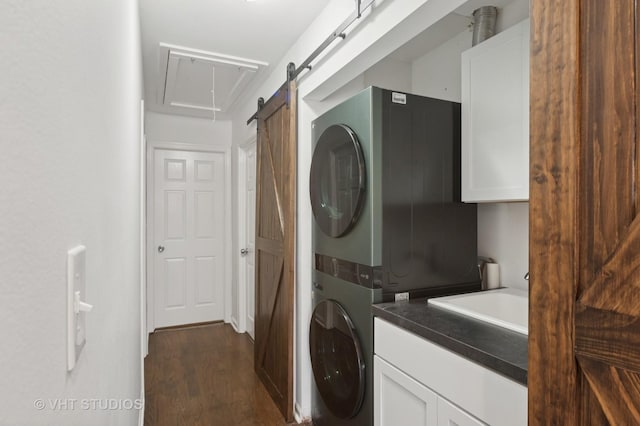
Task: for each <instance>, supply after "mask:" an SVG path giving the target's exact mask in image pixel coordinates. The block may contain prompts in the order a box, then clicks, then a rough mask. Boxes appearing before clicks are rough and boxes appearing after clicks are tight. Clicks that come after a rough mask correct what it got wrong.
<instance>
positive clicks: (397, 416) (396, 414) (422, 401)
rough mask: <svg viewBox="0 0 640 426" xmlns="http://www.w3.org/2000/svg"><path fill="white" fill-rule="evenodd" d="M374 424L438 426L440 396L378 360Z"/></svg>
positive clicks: (374, 366)
mask: <svg viewBox="0 0 640 426" xmlns="http://www.w3.org/2000/svg"><path fill="white" fill-rule="evenodd" d="M373 368H374V377H375V378H374V385H373V386H374V390H373V395H374V405H373V406H374V420H373V424H374V425H375V426H396V425H402V424H405V425H416V426H436V425H437V424H438V413H437V404H438V397H437V395H436V394H435V393H434V392H432V391H431V390H429V389H428V388H427V387H426V386H424V385H422V384H420V383H418V382H417V381H415V380H414V379H412V378H411V377H409V376H407V375H406V374H404V373H403V372H402V371H400V370H398V369H397V368H395V367H393V366H392V365H391V364H389V363H387V362H386V361H384V360H383V359H382V358H380V357H378V356H375V357H374V361H373Z"/></svg>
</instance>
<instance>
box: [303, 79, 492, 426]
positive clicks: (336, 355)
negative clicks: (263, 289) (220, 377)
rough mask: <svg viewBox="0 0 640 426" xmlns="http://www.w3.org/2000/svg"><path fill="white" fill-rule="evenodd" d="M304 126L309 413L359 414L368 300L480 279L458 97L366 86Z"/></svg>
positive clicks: (363, 414)
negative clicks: (308, 135)
mask: <svg viewBox="0 0 640 426" xmlns="http://www.w3.org/2000/svg"><path fill="white" fill-rule="evenodd" d="M312 127H313V129H312V131H313V141H314V146H315V148H314V153H313V159H312V164H311V176H310V196H311V205H312V210H313V215H314V227H313V249H314V258H315V268H314V271H313V287H314V288H313V292H312V294H313V306H314V310H313V313H312V317H311V324H310V334H309V345H310V352H311V364H312V369H313V378H314V385H313V408H312V417H313V422H314V425H316V426H322V425H331V426H341V425H344V426H347V425H348V426H355V425H363V426H364V425H371V424H373V372H372V369H373V318H372V315H371V305H372V304H373V303H378V302H382V301H389V300H393V299H394V297H395V295H396V294H397V293H404V292H408V293H409V294H410V296H411V297H416V296H418V297H422V296H435V295H445V294H453V293H461V292H465V291H474V290H479V289H480V282H479V274H478V269H477V248H476V244H477V219H476V206H475V204H464V203H461V202H460V104H458V103H455V102H449V101H443V100H438V99H432V98H426V97H422V96H417V95H411V94H405V93H399V92H393V91H389V90H385V89H380V88H377V87H369V88H368V89H365V90H364V91H362V92H360V93H359V94H357V95H355V96H353V97H352V98H350V99H348V100H347V101H345V102H343V103H341V104H340V105H338V106H336V107H334V108H333V109H331V110H329V111H328V112H326V113H325V114H323V115H322V116H320V117H319V118H317V119H316V120H315V121H314V122H313V125H312ZM425 362H428V360H425Z"/></svg>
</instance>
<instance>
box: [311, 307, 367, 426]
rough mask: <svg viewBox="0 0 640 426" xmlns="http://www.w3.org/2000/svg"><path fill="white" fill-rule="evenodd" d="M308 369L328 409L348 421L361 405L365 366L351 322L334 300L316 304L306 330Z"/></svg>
mask: <svg viewBox="0 0 640 426" xmlns="http://www.w3.org/2000/svg"><path fill="white" fill-rule="evenodd" d="M309 346H310V349H311V368H312V370H313V377H314V378H315V381H316V386H317V388H318V392H319V393H320V396H321V397H322V400H323V401H324V403H325V404H326V406H327V408H328V409H329V410H330V411H331V412H332V413H333V414H334V415H335V416H336V417H339V418H342V419H348V418H350V417H353V416H355V415H356V414H357V413H358V411H359V410H360V407H361V405H362V400H363V398H364V390H365V371H364V369H365V364H364V359H363V355H362V350H361V346H360V341H359V339H358V336H357V334H356V330H355V328H354V326H353V322H352V321H351V318H349V315H347V313H346V312H345V310H344V309H343V308H342V306H340V305H339V304H338V303H337V302H335V301H333V300H323V301H322V302H320V303H318V305H317V306H316V308H315V309H314V310H313V315H312V316H311V327H310V330H309Z"/></svg>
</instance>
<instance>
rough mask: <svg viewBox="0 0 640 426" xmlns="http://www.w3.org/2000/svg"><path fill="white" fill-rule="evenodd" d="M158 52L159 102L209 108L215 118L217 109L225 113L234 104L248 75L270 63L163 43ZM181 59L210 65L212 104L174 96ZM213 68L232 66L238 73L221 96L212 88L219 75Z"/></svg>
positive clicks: (183, 106)
mask: <svg viewBox="0 0 640 426" xmlns="http://www.w3.org/2000/svg"><path fill="white" fill-rule="evenodd" d="M159 54H160V58H162V60H161V62H160V64H159V66H160V67H159V71H160V73H161V74H163V75H164V78H163V79H161V80H160V81H159V84H158V86H157V89H156V90H157V97H158V102H159V103H161V104H162V105H166V106H170V107H178V108H188V109H195V110H204V111H210V112H211V113H212V118H213V119H214V121H215V116H216V113H217V112H224V111H226V110H228V109H229V108H230V107H231V105H233V103H234V102H235V98H237V95H238V94H239V93H240V92H241V91H242V89H243V85H246V84H247V80H248V79H249V78H250V77H249V75H251V74H255V73H257V72H259V71H260V70H261V69H263V68H264V67H267V66H269V64H268V63H267V62H264V61H260V60H256V59H250V58H244V57H239V56H232V55H227V54H224V53H219V52H212V51H208V50H202V49H195V48H191V47H186V46H180V45H175V44H170V43H164V42H160V44H159ZM180 60H191V63H195V62H197V63H200V64H207V65H208V66H210V67H211V77H210V79H211V85H212V86H211V88H212V92H211V96H210V97H209V100H210V101H211V104H209V105H206V104H202V103H193V102H191V101H184V102H183V101H182V100H179V99H175V98H174V95H175V93H174V92H175V90H176V83H177V78H178V72H179V66H180V63H179V61H180ZM216 67H219V68H220V70H222V71H224V70H225V69H231V68H233V69H237V70H238V72H239V73H238V75H237V76H234V78H235V82H234V83H233V84H231V85H230V86H229V87H231V89H230V90H229V91H228V92H223V93H222V95H223V97H222V98H221V96H220V94H221V92H220V91H216V90H215V81H216V78H217V77H218V73H217V72H216ZM170 77H171V78H170ZM214 91H215V93H214ZM221 99H222V103H221V105H216V101H220V100H221Z"/></svg>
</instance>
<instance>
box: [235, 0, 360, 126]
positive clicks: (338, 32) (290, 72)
mask: <svg viewBox="0 0 640 426" xmlns="http://www.w3.org/2000/svg"><path fill="white" fill-rule="evenodd" d="M372 4H373V0H371V1H369V3H368V4H367V5H366V6H365V8H364V9H363V8H362V0H356V8H355V10H354V11H353V12H352V13H351V14H350V15H349V16H348V17H347V19H345V20H344V21H343V22H342V23H341V24H340V25H339V26H338V28H336V29H335V30H334V31H333V33H331V35H330V36H329V37H327V38H326V39H325V41H323V42H322V43H321V44H320V46H318V47H317V48H316V50H314V51H313V52H312V53H311V55H309V57H308V58H307V59H305V60H304V62H302V64H301V65H300V66H299V67H298V68H295V65H294V63H293V62H289V64H288V65H287V80H286V81H285V82H284V83H283V84H282V85H281V86H280V88H278V89H277V90H276V91H275V93H274V94H273V95H271V97H270V98H269V99H268V100H267V101H266V102H265V100H264V98H262V97H260V98H258V110H257V111H256V112H255V113H254V114H253V115H252V116H251V117H250V118H249V119H248V120H247V126H248V125H249V124H251V122H252V121H253V120H257V119H258V113H259V112H260V110H261V109H262V108H264V107H265V105H267V104H268V103H269V102H271V101H272V100H273V99H274V98H275V97H276V95H277V94H278V93H279V92H280V91H281V90H287V88H288V84H289V82H290V81H292V80H295V79H296V78H297V77H298V75H300V73H301V72H302V71H304V70H306V69H308V70H310V69H311V68H312V66H311V62H312V61H313V60H315V59H316V58H317V57H318V55H320V54H321V53H322V52H324V50H325V49H326V48H327V47H329V45H330V44H331V43H333V41H334V40H335V39H337V38H340V39H342V40H344V39H345V38H346V37H347V35H346V34H345V32H344V31H345V30H346V29H347V28H349V27H350V26H351V24H353V23H354V22H355V21H357V20H358V19H360V17H361V16H362V12H363V11H364V10H365V9H367V8H368V7H370V6H371V5H372Z"/></svg>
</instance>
